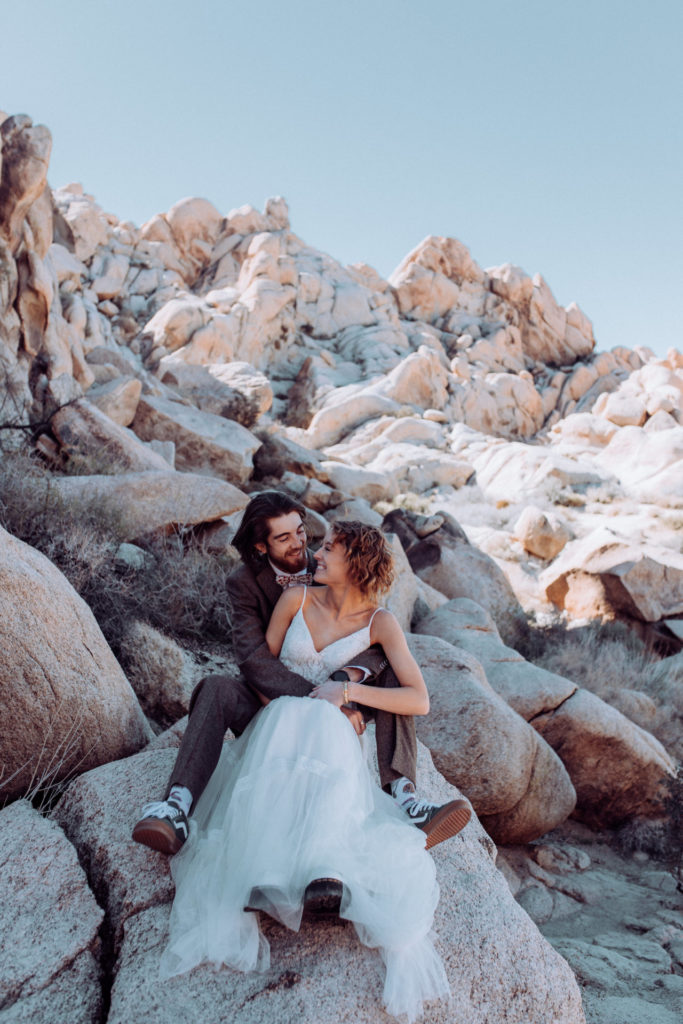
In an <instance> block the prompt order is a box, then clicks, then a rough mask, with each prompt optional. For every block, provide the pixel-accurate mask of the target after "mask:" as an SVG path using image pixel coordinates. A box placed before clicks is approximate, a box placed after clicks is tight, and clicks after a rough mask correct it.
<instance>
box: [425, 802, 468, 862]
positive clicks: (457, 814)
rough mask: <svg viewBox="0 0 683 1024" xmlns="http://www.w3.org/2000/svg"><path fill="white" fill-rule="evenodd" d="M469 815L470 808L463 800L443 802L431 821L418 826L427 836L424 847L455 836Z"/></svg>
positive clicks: (432, 845)
mask: <svg viewBox="0 0 683 1024" xmlns="http://www.w3.org/2000/svg"><path fill="white" fill-rule="evenodd" d="M471 817H472V809H471V807H470V805H469V804H468V803H467V802H466V801H465V800H451V802H450V803H448V804H444V805H443V807H442V808H441V810H440V811H439V812H438V813H437V814H435V815H434V817H433V818H432V819H431V821H428V822H426V823H425V824H424V825H419V826H418V828H421V829H422V831H423V832H424V833H425V835H426V836H427V843H426V849H428V850H431V849H432V847H434V846H437V845H438V844H439V843H443V841H444V840H445V839H452V837H453V836H457V834H458V832H462V830H463V829H464V827H465V825H466V824H467V823H468V821H469V820H470V818H471Z"/></svg>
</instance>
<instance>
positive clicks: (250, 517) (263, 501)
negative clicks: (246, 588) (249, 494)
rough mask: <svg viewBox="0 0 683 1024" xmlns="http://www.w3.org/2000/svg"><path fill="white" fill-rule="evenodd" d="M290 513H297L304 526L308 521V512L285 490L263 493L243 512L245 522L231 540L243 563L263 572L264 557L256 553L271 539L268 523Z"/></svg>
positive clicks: (253, 499) (252, 500)
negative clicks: (257, 545) (285, 492)
mask: <svg viewBox="0 0 683 1024" xmlns="http://www.w3.org/2000/svg"><path fill="white" fill-rule="evenodd" d="M290 512H298V513H299V515H300V516H301V521H302V523H303V522H305V519H306V509H305V507H304V506H303V505H302V504H301V502H300V501H297V500H296V498H292V497H291V496H290V495H289V494H284V493H283V492H282V491H261V493H260V494H257V495H255V496H254V497H253V498H252V499H251V501H250V502H249V504H248V505H247V507H246V508H245V510H244V515H243V516H242V522H241V523H240V525H239V528H238V530H237V533H236V534H235V536H234V537H233V539H232V544H233V547H235V548H237V550H238V551H239V553H240V555H241V557H242V561H243V562H245V563H246V564H247V565H248V566H249V568H250V569H255V570H257V569H260V567H261V565H262V564H263V557H264V556H263V555H260V554H259V553H258V551H257V550H256V546H255V545H256V544H265V542H266V539H267V537H268V523H269V521H270V520H271V519H277V517H278V516H287V515H289V513H290Z"/></svg>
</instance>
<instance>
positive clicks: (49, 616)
mask: <svg viewBox="0 0 683 1024" xmlns="http://www.w3.org/2000/svg"><path fill="white" fill-rule="evenodd" d="M0 622H2V627H1V633H2V646H3V650H4V652H5V658H4V660H3V663H2V665H3V668H2V677H3V678H2V679H0V702H1V703H2V705H3V706H2V708H1V709H0V710H1V713H0V749H1V750H2V756H3V771H2V781H3V791H4V794H5V796H8V797H16V796H22V795H24V794H25V793H26V792H27V791H28V790H29V789H30V788H31V787H32V786H35V785H36V784H37V783H38V782H39V781H40V780H41V779H43V780H44V781H45V782H47V781H49V782H55V781H59V780H60V779H64V778H67V777H69V776H70V775H72V774H73V773H74V772H75V771H77V770H78V771H83V770H86V769H87V768H91V767H93V766H94V765H97V764H102V763H103V762H106V761H111V760H114V759H115V758H118V757H124V756H126V754H130V753H132V752H133V751H135V750H139V749H140V747H141V746H143V745H144V744H145V743H147V742H148V740H149V739H150V738H151V731H150V729H149V726H148V725H147V722H146V720H145V718H144V715H143V714H142V712H141V710H140V706H139V704H138V702H137V700H136V698H135V694H134V693H133V691H132V690H131V688H130V685H129V684H128V681H127V679H126V677H125V676H124V674H123V672H122V671H121V668H120V666H119V664H118V663H117V661H116V659H115V658H114V655H113V654H112V652H111V651H110V649H109V647H108V645H107V643H106V641H105V639H104V637H103V636H102V633H101V631H100V628H99V626H98V625H97V623H96V621H95V618H94V616H93V614H92V612H91V611H90V609H89V608H88V606H87V605H86V603H85V602H84V601H83V600H82V599H81V598H80V597H79V596H78V594H77V593H76V591H75V590H74V589H73V587H72V586H71V584H70V583H69V582H68V581H67V579H66V578H65V577H64V576H63V575H62V573H61V572H60V571H59V569H57V568H56V566H54V565H53V564H52V563H51V562H50V561H49V560H48V559H47V558H46V557H45V556H44V555H42V554H40V552H38V551H36V550H35V549H34V548H32V547H29V545H28V544H24V543H23V542H22V541H20V540H17V539H16V538H15V537H12V536H11V535H10V534H9V533H7V532H6V531H5V530H3V529H1V528H0Z"/></svg>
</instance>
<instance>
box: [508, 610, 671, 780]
mask: <svg viewBox="0 0 683 1024" xmlns="http://www.w3.org/2000/svg"><path fill="white" fill-rule="evenodd" d="M515 646H516V647H517V649H518V650H519V651H520V653H522V654H523V655H524V657H525V658H527V660H528V661H532V662H534V663H535V664H537V665H540V666H541V667H542V668H545V669H548V670H549V671H550V672H556V673H557V674H558V675H561V676H565V677H566V678H568V679H571V680H572V681H573V682H575V683H577V684H578V685H579V686H583V687H585V689H587V690H590V691H591V692H592V693H594V694H596V696H598V697H601V698H602V699H603V700H604V701H606V702H607V703H608V704H611V705H612V706H613V707H616V708H617V709H618V710H619V711H621V712H622V713H623V714H625V715H626V716H627V717H628V718H630V719H631V720H632V721H633V722H635V723H636V725H640V726H641V727H642V728H643V729H647V730H648V732H651V733H653V735H655V736H656V737H657V739H658V740H659V741H660V742H661V743H663V744H664V746H665V747H666V749H667V750H668V751H669V753H670V754H671V755H672V757H674V758H676V759H677V760H679V761H680V760H683V659H681V658H680V657H678V658H675V659H674V658H668V659H666V660H664V661H662V660H661V659H660V658H658V657H657V655H656V654H654V653H653V652H652V651H651V650H649V649H648V648H647V647H646V646H645V644H644V643H642V641H641V640H639V639H638V637H637V636H636V635H635V634H634V633H633V631H632V630H630V629H629V628H628V627H627V626H625V625H624V624H622V623H605V624H604V625H599V624H597V623H596V624H594V625H590V626H582V627H579V628H576V629H567V628H566V627H565V626H563V625H559V624H557V625H553V626H549V627H546V628H542V629H539V628H531V629H530V630H529V632H528V634H527V635H526V636H524V637H520V643H518V644H515Z"/></svg>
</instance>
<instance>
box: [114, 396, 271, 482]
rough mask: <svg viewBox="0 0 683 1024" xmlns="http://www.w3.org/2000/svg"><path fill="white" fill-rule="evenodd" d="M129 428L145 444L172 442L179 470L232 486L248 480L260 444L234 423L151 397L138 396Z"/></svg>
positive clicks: (238, 424) (188, 406) (221, 417)
mask: <svg viewBox="0 0 683 1024" xmlns="http://www.w3.org/2000/svg"><path fill="white" fill-rule="evenodd" d="M132 426H133V430H134V431H135V433H136V434H137V435H138V437H140V438H142V439H143V440H145V441H151V440H157V441H173V443H174V444H175V451H176V466H177V467H178V468H179V469H184V470H187V471H188V472H192V471H194V472H196V473H203V474H206V475H207V476H216V477H219V478H221V479H223V480H228V481H230V482H231V483H234V484H243V483H245V482H246V481H247V480H248V479H249V477H250V476H251V474H252V471H253V455H254V452H256V451H257V449H258V448H259V447H260V444H261V442H260V441H259V440H258V438H256V437H254V435H253V434H252V433H250V432H249V431H248V430H247V429H246V428H245V427H243V426H242V425H241V424H240V423H236V422H235V421H234V420H228V419H225V418H224V417H223V416H216V415H214V414H213V413H210V412H201V411H200V410H199V409H195V408H194V407H193V406H190V405H182V404H180V403H179V402H171V401H169V400H168V399H166V398H161V397H157V396H154V395H142V396H141V398H140V401H139V402H138V406H137V410H136V414H135V419H134V420H133V425H132Z"/></svg>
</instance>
